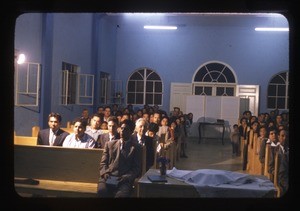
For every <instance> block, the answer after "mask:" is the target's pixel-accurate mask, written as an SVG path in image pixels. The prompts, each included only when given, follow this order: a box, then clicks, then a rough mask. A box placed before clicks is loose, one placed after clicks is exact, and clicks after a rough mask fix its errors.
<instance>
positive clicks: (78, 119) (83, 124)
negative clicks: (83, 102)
mask: <svg viewBox="0 0 300 211" xmlns="http://www.w3.org/2000/svg"><path fill="white" fill-rule="evenodd" d="M76 122H80V123H81V125H82V127H84V128H86V124H87V122H86V121H84V119H82V118H80V117H77V118H76V119H74V120H73V125H75V123H76Z"/></svg>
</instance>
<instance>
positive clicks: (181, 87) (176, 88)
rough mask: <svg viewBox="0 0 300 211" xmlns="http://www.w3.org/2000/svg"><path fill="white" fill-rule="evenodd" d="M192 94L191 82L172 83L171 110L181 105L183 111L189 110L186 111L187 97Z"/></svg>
mask: <svg viewBox="0 0 300 211" xmlns="http://www.w3.org/2000/svg"><path fill="white" fill-rule="evenodd" d="M191 94H192V84H191V83H171V93H170V111H173V110H174V107H179V108H180V110H181V111H182V112H183V113H187V112H189V111H186V97H187V96H188V95H191Z"/></svg>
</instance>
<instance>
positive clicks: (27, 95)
mask: <svg viewBox="0 0 300 211" xmlns="http://www.w3.org/2000/svg"><path fill="white" fill-rule="evenodd" d="M21 65H22V66H23V68H20V66H21ZM25 65H26V67H25ZM32 66H34V67H35V68H31V67H32ZM20 69H22V70H20ZM24 69H25V70H24ZM20 71H26V73H25V77H20V76H19V73H20ZM40 72H41V64H39V63H33V62H25V63H23V64H16V71H15V77H16V78H15V82H16V84H15V106H26V107H32V106H39V95H40ZM31 80H33V81H31ZM20 84H23V87H21V86H20ZM31 84H35V85H36V86H31ZM21 98H22V99H21ZM23 98H24V99H23ZM26 100H27V101H28V103H26Z"/></svg>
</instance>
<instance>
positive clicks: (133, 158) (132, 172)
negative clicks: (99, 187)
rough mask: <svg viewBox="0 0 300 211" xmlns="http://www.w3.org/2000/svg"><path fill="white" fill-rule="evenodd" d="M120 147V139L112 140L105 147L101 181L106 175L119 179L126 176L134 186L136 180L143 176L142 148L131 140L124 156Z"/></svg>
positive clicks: (127, 143) (101, 165)
mask: <svg viewBox="0 0 300 211" xmlns="http://www.w3.org/2000/svg"><path fill="white" fill-rule="evenodd" d="M120 147H121V140H120V139H117V140H112V141H110V142H107V144H106V145H105V147H104V151H103V154H102V158H101V161H100V168H99V169H100V180H101V179H103V178H102V176H103V175H104V174H106V173H108V174H110V175H114V176H118V177H120V176H123V175H126V176H127V177H128V181H129V182H130V183H132V184H133V183H134V180H135V179H136V178H137V177H139V176H140V174H141V163H142V157H141V152H142V150H141V149H142V148H141V146H140V145H139V144H136V143H135V142H133V141H132V140H131V139H129V140H128V141H127V142H126V143H125V146H124V150H125V153H126V156H124V155H123V154H122V153H121V149H120Z"/></svg>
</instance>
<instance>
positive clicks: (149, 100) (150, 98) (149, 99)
mask: <svg viewBox="0 0 300 211" xmlns="http://www.w3.org/2000/svg"><path fill="white" fill-rule="evenodd" d="M146 104H149V105H151V104H153V94H146Z"/></svg>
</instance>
